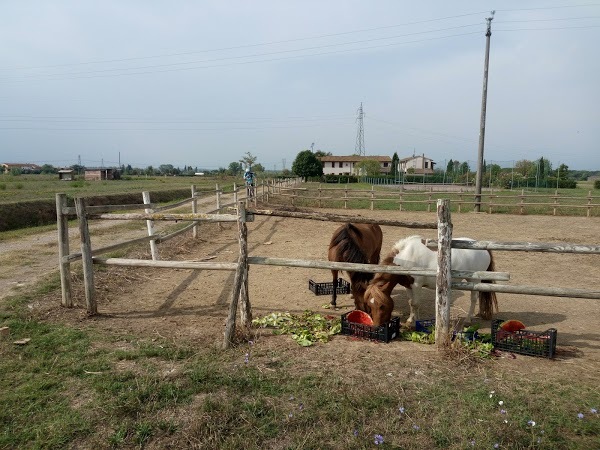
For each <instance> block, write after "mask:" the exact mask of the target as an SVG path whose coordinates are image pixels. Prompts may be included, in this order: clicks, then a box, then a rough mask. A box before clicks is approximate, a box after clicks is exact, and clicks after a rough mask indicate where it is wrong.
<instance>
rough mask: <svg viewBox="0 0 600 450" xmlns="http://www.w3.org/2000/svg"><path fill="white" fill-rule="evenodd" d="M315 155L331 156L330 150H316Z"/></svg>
mask: <svg viewBox="0 0 600 450" xmlns="http://www.w3.org/2000/svg"><path fill="white" fill-rule="evenodd" d="M315 156H316V157H318V158H320V157H321V156H331V152H324V151H323V150H316V151H315Z"/></svg>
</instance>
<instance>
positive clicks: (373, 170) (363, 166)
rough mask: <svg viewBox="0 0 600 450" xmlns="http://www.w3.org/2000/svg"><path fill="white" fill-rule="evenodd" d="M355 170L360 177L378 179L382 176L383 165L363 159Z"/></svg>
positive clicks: (372, 160)
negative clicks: (377, 177)
mask: <svg viewBox="0 0 600 450" xmlns="http://www.w3.org/2000/svg"><path fill="white" fill-rule="evenodd" d="M354 170H355V172H356V175H359V176H367V177H376V176H378V175H381V164H380V163H379V161H376V160H374V159H363V160H362V161H360V162H359V163H358V164H356V166H355V169H354Z"/></svg>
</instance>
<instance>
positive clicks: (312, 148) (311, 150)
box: [310, 142, 315, 153]
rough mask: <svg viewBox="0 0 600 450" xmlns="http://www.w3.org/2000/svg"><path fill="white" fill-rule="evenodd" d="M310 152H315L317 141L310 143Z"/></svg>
mask: <svg viewBox="0 0 600 450" xmlns="http://www.w3.org/2000/svg"><path fill="white" fill-rule="evenodd" d="M310 152H311V153H314V152H315V143H314V142H313V143H312V144H310Z"/></svg>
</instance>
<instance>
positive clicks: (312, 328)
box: [252, 311, 342, 347]
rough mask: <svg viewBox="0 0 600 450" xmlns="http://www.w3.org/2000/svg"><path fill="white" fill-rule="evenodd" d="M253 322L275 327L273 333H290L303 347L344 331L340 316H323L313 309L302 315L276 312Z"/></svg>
mask: <svg viewBox="0 0 600 450" xmlns="http://www.w3.org/2000/svg"><path fill="white" fill-rule="evenodd" d="M252 324H253V325H256V326H259V327H262V328H267V327H270V328H274V330H273V334H289V335H291V338H292V339H293V340H294V341H296V342H297V343H298V345H301V346H303V347H309V346H311V345H314V344H315V343H316V342H328V341H329V339H330V338H331V336H333V335H335V334H339V333H340V332H341V331H342V323H341V321H340V319H339V318H336V317H334V316H331V315H327V316H322V315H321V314H318V313H314V312H312V311H304V313H303V314H302V315H295V314H290V313H279V312H275V313H271V314H267V315H266V316H264V317H261V318H257V319H254V320H253V321H252Z"/></svg>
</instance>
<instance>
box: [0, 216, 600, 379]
mask: <svg viewBox="0 0 600 450" xmlns="http://www.w3.org/2000/svg"><path fill="white" fill-rule="evenodd" d="M327 212H333V213H338V214H346V215H349V216H356V215H361V216H364V217H373V218H385V219H396V220H404V221H418V222H432V221H434V220H435V213H426V212H397V211H396V212H393V211H367V210H355V211H351V210H327ZM452 223H453V226H454V236H456V237H459V236H460V237H471V238H474V239H479V240H495V241H522V242H547V243H550V242H559V243H566V242H568V243H580V244H590V245H591V244H594V245H598V243H599V242H600V218H585V217H552V216H509V215H488V214H485V213H480V214H475V213H462V214H454V215H453V216H452ZM337 226H339V224H337V223H333V222H321V221H310V220H303V219H290V218H278V217H266V216H257V217H256V221H255V222H253V223H249V224H248V230H249V238H248V246H249V253H250V255H251V256H272V257H287V258H298V259H315V260H325V259H326V258H327V247H328V243H329V240H330V238H331V235H332V233H333V231H334V230H335V228H336V227H337ZM382 228H383V233H384V243H383V250H382V254H383V255H385V254H386V253H387V252H388V251H389V249H391V247H392V245H393V244H394V242H396V241H397V240H399V239H401V238H403V237H406V236H408V235H412V234H420V235H422V236H424V237H427V238H436V234H437V232H436V231H435V230H413V229H405V228H398V227H389V226H384V227H382ZM92 242H94V237H93V234H92ZM162 245H163V246H161V247H160V252H161V258H162V259H178V260H206V259H208V260H211V261H227V262H230V261H235V260H236V258H237V255H238V241H237V228H236V225H234V224H224V225H223V226H222V227H218V226H217V225H216V224H205V225H203V226H202V227H201V232H200V236H199V238H198V239H196V240H193V239H192V238H191V237H190V236H186V237H185V238H182V239H178V240H173V241H169V243H165V244H162ZM47 248H48V250H49V251H50V250H51V247H50V246H49V245H48V247H47ZM148 253H149V252H148V249H146V248H145V247H144V248H142V249H140V250H139V252H138V256H141V257H145V258H147V257H148ZM4 257H5V258H6V255H5V256H4ZM55 258H56V255H54V256H53V257H52V259H53V260H54V261H56V259H55ZM494 258H495V261H496V270H497V271H501V272H509V273H510V274H511V281H510V282H509V283H510V284H514V285H533V286H555V287H573V288H583V289H593V290H598V289H599V284H600V255H573V254H553V253H524V252H507V251H498V252H495V254H494ZM53 264H55V263H53ZM95 277H96V293H97V298H98V305H99V312H100V315H99V316H97V317H95V318H88V317H87V316H86V314H85V309H84V308H83V306H82V305H83V304H84V297H83V288H82V286H81V284H82V283H81V280H76V282H75V284H74V287H75V301H76V303H77V304H78V307H77V308H74V309H65V308H61V307H60V306H59V303H60V299H59V298H57V297H56V296H54V297H47V298H40V299H38V300H37V301H35V302H33V303H32V304H31V305H30V307H31V309H32V310H33V311H34V312H37V313H38V315H39V316H40V317H47V318H49V319H52V320H60V321H67V322H69V321H72V322H77V323H78V324H79V325H83V326H91V327H97V328H101V329H102V330H105V331H107V332H115V333H117V332H118V333H128V332H131V333H135V334H140V335H144V336H156V335H158V336H161V337H165V338H167V339H169V340H171V339H172V340H174V341H186V342H191V343H194V344H197V345H199V346H208V345H215V346H217V345H220V344H221V343H222V340H223V331H224V323H225V318H226V316H227V312H228V305H229V302H230V299H231V288H232V284H233V277H234V274H233V272H229V271H200V270H199V271H192V270H172V269H139V268H111V269H110V270H108V271H106V270H102V271H97V272H96V275H95ZM330 277H331V274H330V272H329V271H326V270H318V269H303V268H288V267H275V266H251V268H250V272H249V289H250V300H251V303H252V310H253V315H254V317H259V316H262V315H265V314H268V313H271V312H274V311H281V312H284V311H286V312H291V313H301V312H303V311H304V310H307V309H308V310H312V311H318V312H322V313H326V314H341V313H344V312H348V311H350V310H351V309H353V308H354V304H353V301H352V300H351V299H350V296H349V295H342V296H339V297H338V305H339V306H340V309H339V310H337V311H331V310H326V309H324V308H323V305H325V304H327V303H328V302H329V298H328V297H325V296H316V295H314V294H313V293H312V292H311V291H310V290H309V289H308V282H309V280H310V279H312V280H315V281H317V282H325V281H330V280H331V278H330ZM2 279H6V278H4V277H2ZM393 297H394V299H395V305H396V306H395V311H394V314H395V315H399V316H400V318H401V320H402V321H404V320H406V318H407V317H408V304H407V301H406V298H407V297H406V293H405V291H404V290H403V288H401V287H397V288H396V289H395V290H394V292H393ZM424 297H425V301H424V306H423V308H422V311H423V313H422V318H432V317H434V292H433V291H429V290H426V291H425V295H424ZM498 300H499V308H500V312H499V313H498V314H497V317H499V318H503V319H519V320H521V321H522V322H524V323H525V324H526V325H527V328H530V329H533V330H538V331H543V330H546V329H548V328H551V327H553V328H556V329H557V330H558V348H559V357H558V358H556V359H555V360H554V361H549V360H546V359H544V358H532V357H525V356H523V357H521V356H518V357H517V359H516V360H511V363H510V364H517V365H520V366H521V368H522V369H523V370H524V371H528V372H531V371H534V372H535V371H540V372H543V371H545V370H548V368H549V367H552V368H553V370H556V368H557V366H556V364H561V367H562V369H563V370H566V371H573V374H576V373H578V372H580V371H582V370H586V371H587V370H592V372H595V373H597V370H598V369H600V314H599V312H600V307H599V306H600V304H599V301H598V300H589V299H575V298H559V297H539V296H519V295H513V294H499V295H498ZM468 306H469V293H468V292H466V291H464V292H463V291H454V292H453V302H452V305H451V311H452V315H453V317H455V318H460V317H464V315H465V312H466V310H467V309H468ZM480 323H481V325H482V328H483V329H489V326H490V322H489V321H480ZM259 334H260V337H259V339H260V340H261V342H262V344H263V345H279V346H284V347H286V348H288V349H289V351H292V352H294V353H295V354H297V355H298V358H301V359H302V360H303V361H304V364H305V365H306V366H307V367H309V366H310V365H311V364H321V363H322V361H323V360H326V359H330V360H331V359H335V360H337V361H341V362H343V361H349V360H355V359H356V358H360V357H363V356H364V355H365V352H366V353H368V354H370V355H371V356H373V355H377V357H378V358H379V360H380V361H381V364H384V365H393V361H394V360H395V359H397V358H402V357H405V355H406V352H407V351H410V352H411V353H415V354H416V353H420V354H427V353H428V352H429V353H430V352H433V351H435V350H434V348H433V347H431V346H426V345H422V344H415V343H411V342H406V341H393V342H391V343H389V344H381V343H375V342H370V341H357V340H354V339H351V338H349V337H345V336H336V337H335V338H334V339H333V340H332V341H330V342H329V343H327V344H320V345H318V346H316V347H312V348H310V349H303V348H301V347H298V346H297V345H296V344H295V343H293V342H292V341H291V340H290V339H289V337H287V336H272V335H271V333H270V332H269V331H264V332H261V333H259ZM508 360H509V358H506V360H505V363H507V362H506V361H508Z"/></svg>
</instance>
